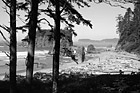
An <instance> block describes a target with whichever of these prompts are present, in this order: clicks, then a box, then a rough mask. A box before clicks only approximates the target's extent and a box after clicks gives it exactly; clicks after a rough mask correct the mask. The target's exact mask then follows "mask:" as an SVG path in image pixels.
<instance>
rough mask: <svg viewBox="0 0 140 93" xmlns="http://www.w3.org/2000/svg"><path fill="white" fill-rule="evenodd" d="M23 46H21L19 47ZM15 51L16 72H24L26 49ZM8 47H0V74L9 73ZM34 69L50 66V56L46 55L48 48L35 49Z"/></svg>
mask: <svg viewBox="0 0 140 93" xmlns="http://www.w3.org/2000/svg"><path fill="white" fill-rule="evenodd" d="M20 48H23V47H20ZM18 50H20V51H18V52H17V73H21V72H25V69H26V57H27V49H25V48H23V49H19V47H18ZM5 52H6V53H8V52H9V51H8V47H0V76H2V75H4V74H5V73H9V57H8V56H7V55H6V54H5ZM34 63H35V64H34V70H39V69H43V68H51V67H52V56H51V55H48V50H36V51H35V58H34Z"/></svg>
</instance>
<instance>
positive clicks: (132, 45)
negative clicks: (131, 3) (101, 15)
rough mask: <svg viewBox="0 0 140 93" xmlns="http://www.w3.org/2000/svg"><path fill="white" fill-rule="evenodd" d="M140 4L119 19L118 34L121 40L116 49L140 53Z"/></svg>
mask: <svg viewBox="0 0 140 93" xmlns="http://www.w3.org/2000/svg"><path fill="white" fill-rule="evenodd" d="M139 15H140V4H135V9H134V11H132V10H131V9H130V8H128V9H127V12H126V13H125V15H124V16H119V17H118V20H119V21H118V32H119V36H120V39H119V41H118V44H117V47H116V49H120V50H125V51H128V52H139V51H140V47H139V44H140V43H139V42H140V33H139V31H140V29H139V28H140V16H139Z"/></svg>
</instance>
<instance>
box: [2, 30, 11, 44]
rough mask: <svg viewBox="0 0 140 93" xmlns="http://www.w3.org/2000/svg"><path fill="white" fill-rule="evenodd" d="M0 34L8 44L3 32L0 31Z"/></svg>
mask: <svg viewBox="0 0 140 93" xmlns="http://www.w3.org/2000/svg"><path fill="white" fill-rule="evenodd" d="M0 34H1V35H2V37H3V39H4V40H5V41H6V42H7V43H8V44H10V42H9V41H8V40H7V38H6V37H5V36H4V34H3V32H2V31H1V30H0Z"/></svg>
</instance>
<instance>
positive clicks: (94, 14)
mask: <svg viewBox="0 0 140 93" xmlns="http://www.w3.org/2000/svg"><path fill="white" fill-rule="evenodd" d="M90 5H91V7H89V8H86V7H85V8H80V9H78V8H77V7H76V9H78V11H79V12H80V13H81V14H82V15H83V17H84V18H85V19H88V20H91V23H92V24H93V29H90V28H89V27H87V26H85V25H83V24H81V25H79V26H75V28H74V29H75V32H77V34H78V36H77V37H74V38H73V40H74V41H77V40H78V39H92V40H101V39H105V38H118V34H116V25H117V21H116V17H117V16H118V14H122V15H124V13H125V11H126V10H125V9H122V8H119V7H111V6H110V5H107V4H95V3H91V4H90ZM2 6H3V5H2V1H1V0H0V24H8V21H9V18H8V15H7V14H6V13H4V10H3V9H2ZM126 7H132V5H127V6H126ZM0 30H2V29H0ZM24 36H25V34H23V33H21V32H18V41H19V40H20V39H21V38H23V37H24ZM0 39H1V38H0Z"/></svg>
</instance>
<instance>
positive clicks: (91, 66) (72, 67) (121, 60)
mask: <svg viewBox="0 0 140 93" xmlns="http://www.w3.org/2000/svg"><path fill="white" fill-rule="evenodd" d="M26 56H27V52H17V75H23V76H25V75H26V72H25V69H26V66H25V58H26ZM0 58H1V59H0V60H1V62H0V76H1V78H0V79H2V78H3V77H4V74H5V73H8V72H7V71H9V69H8V66H6V65H5V64H6V63H8V62H9V61H8V58H7V57H6V55H5V54H4V53H0ZM34 63H35V64H34V73H36V72H42V73H52V55H49V54H48V50H43V51H35V62H34ZM139 70H140V62H139V56H138V55H136V54H132V53H127V52H117V51H114V50H110V51H100V52H97V53H93V54H86V59H85V61H84V62H83V63H79V64H76V62H74V61H73V60H72V59H71V58H70V57H62V56H61V57H60V71H59V72H60V73H68V74H69V73H71V72H73V73H77V72H78V73H88V74H120V71H123V73H124V74H131V73H132V72H135V73H139Z"/></svg>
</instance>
